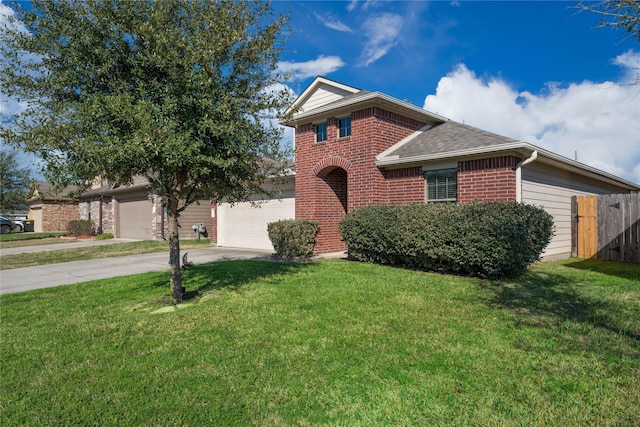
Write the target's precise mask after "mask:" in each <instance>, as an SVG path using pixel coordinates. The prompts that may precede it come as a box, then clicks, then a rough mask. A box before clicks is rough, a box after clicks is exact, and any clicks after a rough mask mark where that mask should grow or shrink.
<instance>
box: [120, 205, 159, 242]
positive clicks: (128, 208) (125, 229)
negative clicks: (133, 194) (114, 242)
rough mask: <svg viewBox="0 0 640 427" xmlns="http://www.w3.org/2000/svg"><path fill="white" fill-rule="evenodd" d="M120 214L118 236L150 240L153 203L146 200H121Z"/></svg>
mask: <svg viewBox="0 0 640 427" xmlns="http://www.w3.org/2000/svg"><path fill="white" fill-rule="evenodd" d="M119 205H120V208H119V215H118V229H119V233H118V237H123V238H126V239H141V240H150V239H151V238H152V234H151V218H152V215H151V213H152V212H151V211H152V208H153V205H152V203H151V201H149V200H148V199H145V200H129V201H126V200H121V201H120V203H119Z"/></svg>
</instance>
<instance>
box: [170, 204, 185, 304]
mask: <svg viewBox="0 0 640 427" xmlns="http://www.w3.org/2000/svg"><path fill="white" fill-rule="evenodd" d="M176 206H177V203H175V202H174V203H170V204H169V209H168V212H167V226H168V231H169V265H170V266H171V298H172V299H173V301H174V302H176V303H180V302H182V272H181V271H180V241H179V234H178V213H177V212H176Z"/></svg>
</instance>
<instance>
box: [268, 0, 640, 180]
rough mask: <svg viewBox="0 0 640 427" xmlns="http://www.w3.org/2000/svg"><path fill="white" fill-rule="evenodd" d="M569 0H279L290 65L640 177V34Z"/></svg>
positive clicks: (303, 80)
mask: <svg viewBox="0 0 640 427" xmlns="http://www.w3.org/2000/svg"><path fill="white" fill-rule="evenodd" d="M575 3H576V2H564V1H551V2H541V1H529V2H525V1H493V2H487V1H431V2H427V1H309V2H298V1H296V2H292V1H276V2H274V3H273V5H274V8H275V9H276V10H277V11H281V12H286V11H288V12H289V14H290V17H291V21H290V24H291V25H292V28H293V33H292V36H291V38H290V39H289V42H288V44H287V50H286V52H285V53H284V54H283V55H282V57H281V59H282V62H281V68H282V69H283V70H286V71H289V72H291V73H293V74H294V75H295V77H294V78H293V79H292V80H291V81H290V82H289V85H290V86H291V88H292V89H293V90H294V91H295V92H296V93H297V94H300V93H301V92H302V91H303V90H304V89H305V88H306V87H307V86H308V85H309V84H310V83H311V81H312V80H313V78H314V77H315V76H316V75H323V76H325V77H328V78H330V79H333V80H336V81H339V82H341V83H345V84H348V85H351V86H354V87H357V88H360V89H366V90H370V91H378V92H383V93H386V94H387V95H391V96H393V97H396V98H398V99H401V100H407V101H409V102H412V103H413V104H415V105H417V106H420V107H424V108H426V109H428V110H430V111H433V112H437V113H439V114H441V115H444V116H445V117H449V118H451V119H453V120H458V121H461V122H462V121H464V122H465V123H467V124H471V125H473V126H477V127H480V128H483V129H486V130H489V131H493V132H496V133H500V134H503V135H506V136H509V137H512V138H516V139H521V140H525V141H527V142H530V143H532V144H535V145H538V146H541V147H543V148H546V149H550V150H552V151H554V152H556V153H558V154H561V155H564V156H566V157H570V158H574V157H575V156H576V152H577V158H578V160H579V161H581V162H583V163H587V164H589V165H591V166H594V167H597V168H600V169H603V170H605V171H607V172H610V173H613V174H616V175H619V176H622V177H623V178H626V179H628V180H631V181H634V182H640V94H639V92H640V85H637V86H632V85H628V83H631V82H633V81H635V80H636V78H637V76H638V73H640V43H638V41H637V40H634V39H629V38H627V37H626V33H624V32H622V31H616V30H614V29H596V28H594V26H596V24H597V23H598V17H597V16H596V15H594V14H591V13H586V12H579V11H578V10H577V9H575V8H573V6H574V5H575Z"/></svg>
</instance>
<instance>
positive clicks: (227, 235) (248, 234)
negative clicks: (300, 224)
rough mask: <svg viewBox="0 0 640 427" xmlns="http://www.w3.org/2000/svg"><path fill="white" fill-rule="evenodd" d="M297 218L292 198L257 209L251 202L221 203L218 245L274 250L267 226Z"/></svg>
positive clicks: (276, 201) (264, 204)
mask: <svg viewBox="0 0 640 427" xmlns="http://www.w3.org/2000/svg"><path fill="white" fill-rule="evenodd" d="M294 217H295V199H294V198H293V197H289V198H283V199H279V200H270V201H268V202H265V203H261V204H260V205H258V207H256V206H254V205H252V204H251V203H250V202H244V203H236V204H235V205H233V206H231V205H230V204H229V203H222V204H221V205H220V206H218V244H219V245H220V246H229V247H238V248H253V249H265V250H273V245H271V241H270V240H269V235H268V233H267V224H268V223H270V222H275V221H279V220H281V219H292V218H294Z"/></svg>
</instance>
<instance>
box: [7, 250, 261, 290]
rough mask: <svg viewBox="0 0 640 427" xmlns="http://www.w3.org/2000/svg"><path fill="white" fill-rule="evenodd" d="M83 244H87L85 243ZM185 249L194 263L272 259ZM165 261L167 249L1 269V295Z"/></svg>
mask: <svg viewBox="0 0 640 427" xmlns="http://www.w3.org/2000/svg"><path fill="white" fill-rule="evenodd" d="M118 240H122V239H118ZM91 242H94V244H96V243H97V242H102V241H96V240H92V241H91ZM107 242H111V243H114V241H113V240H108V241H107ZM78 243H80V242H78ZM82 243H84V242H82ZM72 244H75V243H68V244H57V245H44V246H50V247H53V248H49V249H46V248H42V247H41V250H56V249H63V248H65V249H71V248H70V247H69V245H72ZM84 246H89V245H88V244H85V245H84ZM15 249H19V248H15ZM5 251H8V250H2V255H5V254H6V255H8V253H7V252H5ZM185 252H188V253H189V255H188V258H189V261H191V262H193V263H194V264H204V263H208V262H214V261H225V260H234V259H270V258H271V251H264V250H251V249H236V248H223V247H213V246H210V247H206V248H198V249H187V250H183V251H181V254H184V253H185ZM168 264H169V252H168V251H167V252H156V253H151V254H141V255H129V256H123V257H115V258H102V259H93V260H86V261H72V262H65V263H60V264H49V265H41V266H36V267H25V268H16V269H12V270H2V271H0V294H9V293H14V292H24V291H29V290H33V289H40V288H50V287H54V286H60V285H71V284H74V283H81V282H87V281H90V280H98V279H109V278H112V277H121V276H129V275H132V274H139V273H148V272H150V271H162V270H168V269H169V265H168Z"/></svg>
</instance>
